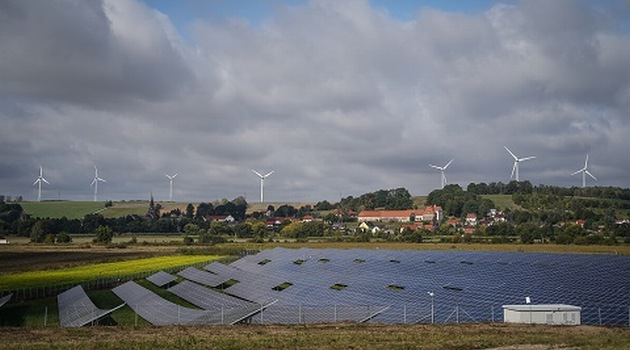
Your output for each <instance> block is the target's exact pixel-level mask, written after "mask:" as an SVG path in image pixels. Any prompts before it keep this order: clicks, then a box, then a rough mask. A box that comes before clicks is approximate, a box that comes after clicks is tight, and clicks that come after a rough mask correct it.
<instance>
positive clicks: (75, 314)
mask: <svg viewBox="0 0 630 350" xmlns="http://www.w3.org/2000/svg"><path fill="white" fill-rule="evenodd" d="M57 305H58V307H59V323H60V324H61V326H62V327H82V326H85V325H87V324H89V323H91V322H93V321H96V320H98V319H99V318H101V317H104V316H106V315H108V314H110V313H112V312H114V311H116V310H117V309H118V308H121V307H122V306H124V304H122V305H120V306H118V307H116V308H113V309H108V310H107V309H99V308H97V307H96V305H94V303H93V302H92V300H90V297H88V295H87V294H85V291H84V290H83V287H81V286H76V287H74V288H71V289H68V290H67V291H65V292H63V293H61V294H59V295H57Z"/></svg>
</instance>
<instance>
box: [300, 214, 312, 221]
mask: <svg viewBox="0 0 630 350" xmlns="http://www.w3.org/2000/svg"><path fill="white" fill-rule="evenodd" d="M311 221H313V216H312V215H304V217H303V218H302V222H311Z"/></svg>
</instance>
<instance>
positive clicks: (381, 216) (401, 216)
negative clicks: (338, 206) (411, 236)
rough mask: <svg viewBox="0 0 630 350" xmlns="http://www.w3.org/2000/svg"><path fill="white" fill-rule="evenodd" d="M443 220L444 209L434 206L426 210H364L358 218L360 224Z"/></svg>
mask: <svg viewBox="0 0 630 350" xmlns="http://www.w3.org/2000/svg"><path fill="white" fill-rule="evenodd" d="M434 219H435V220H438V221H439V220H441V219H442V208H441V207H439V206H437V205H433V206H428V207H426V208H424V209H407V210H364V211H362V212H361V213H359V215H358V216H357V220H358V221H359V222H374V221H380V222H415V221H433V220H434Z"/></svg>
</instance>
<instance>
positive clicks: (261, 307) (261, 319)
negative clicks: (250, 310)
mask: <svg viewBox="0 0 630 350" xmlns="http://www.w3.org/2000/svg"><path fill="white" fill-rule="evenodd" d="M260 324H265V320H264V318H263V304H260Z"/></svg>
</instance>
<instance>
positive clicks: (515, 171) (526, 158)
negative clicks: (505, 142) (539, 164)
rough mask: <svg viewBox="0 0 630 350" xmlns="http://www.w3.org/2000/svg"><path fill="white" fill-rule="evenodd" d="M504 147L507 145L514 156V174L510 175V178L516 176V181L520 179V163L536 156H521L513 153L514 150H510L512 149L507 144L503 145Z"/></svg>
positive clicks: (507, 149)
mask: <svg viewBox="0 0 630 350" xmlns="http://www.w3.org/2000/svg"><path fill="white" fill-rule="evenodd" d="M503 147H505V150H506V151H508V153H509V154H510V155H511V156H512V158H514V166H513V167H512V175H510V179H511V178H513V177H514V178H515V179H516V181H519V179H518V163H520V162H524V161H526V160H530V159H534V158H536V156H529V157H524V158H519V157H517V156H516V155H514V153H512V151H510V149H509V148H507V146H503ZM515 174H516V177H515V176H514V175H515Z"/></svg>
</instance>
